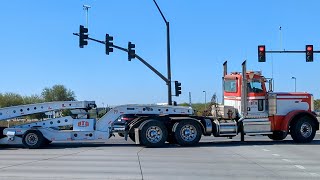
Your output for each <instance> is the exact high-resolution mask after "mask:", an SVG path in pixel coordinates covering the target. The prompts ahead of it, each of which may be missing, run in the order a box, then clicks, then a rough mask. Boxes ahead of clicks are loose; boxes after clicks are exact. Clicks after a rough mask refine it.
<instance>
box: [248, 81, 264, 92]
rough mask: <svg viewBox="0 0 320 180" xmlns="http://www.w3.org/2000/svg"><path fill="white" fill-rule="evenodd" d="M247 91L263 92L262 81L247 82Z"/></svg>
mask: <svg viewBox="0 0 320 180" xmlns="http://www.w3.org/2000/svg"><path fill="white" fill-rule="evenodd" d="M248 92H253V93H262V92H263V88H262V83H261V82H260V81H251V82H248Z"/></svg>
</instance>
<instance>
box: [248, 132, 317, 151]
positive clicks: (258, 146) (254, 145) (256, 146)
mask: <svg viewBox="0 0 320 180" xmlns="http://www.w3.org/2000/svg"><path fill="white" fill-rule="evenodd" d="M319 133H320V132H319ZM253 147H259V146H257V145H254V146H253Z"/></svg>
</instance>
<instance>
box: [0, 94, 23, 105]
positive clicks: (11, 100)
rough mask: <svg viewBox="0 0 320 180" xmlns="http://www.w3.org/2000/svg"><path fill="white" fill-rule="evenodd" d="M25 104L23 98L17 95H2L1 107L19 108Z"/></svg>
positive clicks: (0, 98)
mask: <svg viewBox="0 0 320 180" xmlns="http://www.w3.org/2000/svg"><path fill="white" fill-rule="evenodd" d="M21 104H23V98H22V96H21V95H19V94H16V93H5V94H1V93H0V107H9V106H17V105H21Z"/></svg>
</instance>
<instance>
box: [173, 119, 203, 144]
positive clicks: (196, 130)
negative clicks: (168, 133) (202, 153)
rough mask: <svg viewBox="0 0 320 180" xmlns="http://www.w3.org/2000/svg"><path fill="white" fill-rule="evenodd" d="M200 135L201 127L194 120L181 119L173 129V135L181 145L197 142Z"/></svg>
mask: <svg viewBox="0 0 320 180" xmlns="http://www.w3.org/2000/svg"><path fill="white" fill-rule="evenodd" d="M201 135H202V131H201V127H200V125H199V123H198V122H197V121H195V120H182V121H180V122H179V124H178V125H177V126H176V128H175V129H174V136H175V139H176V141H177V143H178V144H179V145H181V146H192V145H196V144H197V143H199V141H200V138H201Z"/></svg>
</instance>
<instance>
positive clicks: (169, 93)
mask: <svg viewBox="0 0 320 180" xmlns="http://www.w3.org/2000/svg"><path fill="white" fill-rule="evenodd" d="M153 2H154V3H155V5H156V6H157V8H158V10H159V12H160V14H161V16H162V18H163V20H164V22H165V23H166V27H167V71H168V80H169V82H168V83H167V85H168V104H169V105H172V91H171V62H170V25H169V22H168V21H167V20H166V18H165V17H164V15H163V13H162V12H161V10H160V8H159V6H158V4H157V2H156V0H153Z"/></svg>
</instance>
